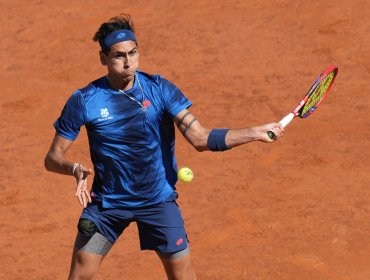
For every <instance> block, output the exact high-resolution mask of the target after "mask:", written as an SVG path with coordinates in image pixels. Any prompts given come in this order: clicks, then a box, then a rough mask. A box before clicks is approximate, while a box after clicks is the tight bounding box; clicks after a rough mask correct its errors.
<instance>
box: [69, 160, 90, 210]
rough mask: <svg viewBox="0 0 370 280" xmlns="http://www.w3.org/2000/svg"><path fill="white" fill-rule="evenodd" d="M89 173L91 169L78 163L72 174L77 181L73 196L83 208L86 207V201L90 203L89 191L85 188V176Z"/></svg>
mask: <svg viewBox="0 0 370 280" xmlns="http://www.w3.org/2000/svg"><path fill="white" fill-rule="evenodd" d="M91 173H92V170H91V169H88V168H86V167H83V166H82V164H80V165H79V166H78V167H77V168H76V170H75V172H74V174H73V176H74V177H75V178H76V182H77V187H76V193H75V196H76V197H77V199H78V201H79V203H80V204H81V205H82V206H83V208H86V206H87V203H88V202H89V203H91V196H90V192H89V190H88V188H87V176H89V175H90V174H91Z"/></svg>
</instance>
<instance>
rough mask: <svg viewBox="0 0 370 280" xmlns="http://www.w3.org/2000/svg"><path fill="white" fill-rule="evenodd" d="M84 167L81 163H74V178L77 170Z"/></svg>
mask: <svg viewBox="0 0 370 280" xmlns="http://www.w3.org/2000/svg"><path fill="white" fill-rule="evenodd" d="M81 166H82V165H81V163H77V162H76V163H74V164H73V167H72V175H73V176H74V175H75V171H76V169H77V168H78V167H81Z"/></svg>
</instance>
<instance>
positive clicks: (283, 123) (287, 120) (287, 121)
mask: <svg viewBox="0 0 370 280" xmlns="http://www.w3.org/2000/svg"><path fill="white" fill-rule="evenodd" d="M294 117H295V115H294V114H293V113H289V114H288V115H286V116H285V117H284V118H282V119H281V120H280V121H279V123H280V124H281V126H282V127H283V128H284V127H286V126H287V125H288V124H290V122H291V121H292V120H293V119H294ZM267 135H268V136H269V137H270V139H271V140H274V139H275V138H276V135H275V133H273V132H272V131H271V130H269V131H267Z"/></svg>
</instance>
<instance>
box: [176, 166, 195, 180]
mask: <svg viewBox="0 0 370 280" xmlns="http://www.w3.org/2000/svg"><path fill="white" fill-rule="evenodd" d="M193 177H194V174H193V171H191V169H190V168H189V167H183V168H180V169H179V171H178V172H177V178H179V180H180V181H181V182H185V183H190V182H191V181H192V180H193Z"/></svg>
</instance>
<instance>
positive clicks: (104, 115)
mask: <svg viewBox="0 0 370 280" xmlns="http://www.w3.org/2000/svg"><path fill="white" fill-rule="evenodd" d="M100 115H101V118H99V119H98V121H99V122H101V121H106V120H110V119H113V117H112V116H109V111H108V109H107V108H103V109H100Z"/></svg>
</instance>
